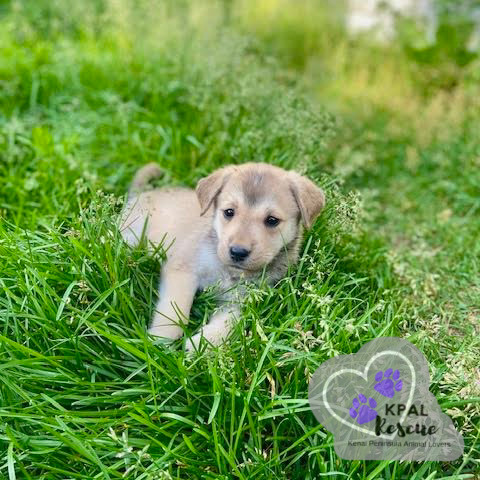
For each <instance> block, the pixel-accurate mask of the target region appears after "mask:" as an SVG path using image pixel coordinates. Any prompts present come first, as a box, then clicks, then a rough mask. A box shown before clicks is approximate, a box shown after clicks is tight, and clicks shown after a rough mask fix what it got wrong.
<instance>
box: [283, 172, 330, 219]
mask: <svg viewBox="0 0 480 480" xmlns="http://www.w3.org/2000/svg"><path fill="white" fill-rule="evenodd" d="M288 175H289V177H290V188H291V191H292V193H293V197H294V198H295V201H296V202H297V205H298V209H299V210H300V214H301V215H302V221H303V224H304V225H305V228H310V227H311V226H312V225H313V222H314V221H315V219H316V218H317V217H318V214H319V213H320V212H321V210H322V208H323V207H324V206H325V194H324V193H323V190H322V189H321V188H320V187H317V186H316V185H315V184H314V183H313V182H312V181H311V180H309V179H308V178H306V177H303V176H302V175H299V174H298V173H296V172H288Z"/></svg>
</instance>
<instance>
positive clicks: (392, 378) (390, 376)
mask: <svg viewBox="0 0 480 480" xmlns="http://www.w3.org/2000/svg"><path fill="white" fill-rule="evenodd" d="M375 381H376V382H377V383H376V385H375V387H373V388H375V390H376V391H377V392H378V393H379V394H380V395H383V396H384V397H388V398H393V396H394V395H395V393H396V392H400V390H402V388H403V382H402V380H400V372H399V371H398V370H395V371H393V369H391V368H389V369H387V370H385V372H381V371H380V372H377V374H376V375H375Z"/></svg>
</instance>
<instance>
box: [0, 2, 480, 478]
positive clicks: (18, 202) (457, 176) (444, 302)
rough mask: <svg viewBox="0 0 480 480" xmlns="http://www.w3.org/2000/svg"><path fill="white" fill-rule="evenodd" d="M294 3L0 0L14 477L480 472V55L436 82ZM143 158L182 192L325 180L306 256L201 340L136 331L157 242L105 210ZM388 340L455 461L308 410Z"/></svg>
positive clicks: (6, 370)
mask: <svg viewBox="0 0 480 480" xmlns="http://www.w3.org/2000/svg"><path fill="white" fill-rule="evenodd" d="M275 5H276V6H275ZM300 5H301V6H302V8H300V7H298V8H292V5H291V3H290V4H289V3H288V2H287V1H286V0H282V1H280V2H272V1H268V2H267V1H257V2H249V1H243V2H241V1H238V2H227V1H225V2H220V3H217V2H213V1H212V2H210V1H205V2H198V3H192V4H191V5H189V4H188V2H173V1H172V2H150V1H147V0H143V1H140V2H128V1H125V2H116V1H114V0H105V1H100V0H98V1H94V0H91V1H88V2H67V1H65V2H60V1H55V2H49V1H47V0H45V1H43V0H41V1H34V0H31V1H27V0H25V1H21V2H3V3H0V291H1V294H0V328H1V331H0V355H1V357H0V358H1V359H2V362H1V364H0V369H1V375H0V416H1V417H2V419H1V421H0V478H9V480H10V479H14V478H18V479H34V480H43V479H45V480H46V479H49V480H50V479H77V478H79V479H94V478H101V479H104V478H110V479H115V478H131V479H134V478H135V479H170V478H172V479H173V478H181V479H184V478H204V479H213V478H225V479H230V478H255V479H257V478H258V479H261V478H265V479H267V478H268V479H280V478H285V479H297V478H300V479H317V478H323V477H328V478H339V479H340V478H355V479H356V478H359V479H374V478H384V479H394V478H405V479H422V478H429V479H434V478H435V479H440V478H451V479H454V478H478V475H479V472H480V464H479V457H480V444H479V436H480V430H479V413H480V408H479V406H480V372H479V358H480V337H479V334H480V272H479V258H480V242H479V241H478V238H479V236H480V195H479V193H480V168H479V167H480V139H479V137H478V132H477V130H478V129H477V125H478V120H479V119H480V118H479V115H478V111H477V108H476V107H478V98H480V96H479V95H478V94H479V93H480V92H479V88H478V86H477V82H476V80H477V78H478V74H477V73H476V72H477V70H476V69H478V65H479V64H478V63H477V64H475V62H473V63H472V64H470V65H469V67H468V68H466V69H464V70H461V71H458V72H457V71H456V70H455V72H454V73H455V75H457V76H458V82H457V83H456V84H455V86H454V87H451V88H450V90H446V89H445V86H444V85H443V84H440V85H439V86H436V87H435V88H432V89H427V88H426V86H429V85H430V84H431V83H432V82H431V75H432V74H431V72H430V70H428V69H427V68H426V67H422V66H420V67H415V68H414V67H412V68H407V66H406V65H410V64H409V63H408V62H409V61H411V60H409V59H408V58H407V57H406V56H405V55H403V54H402V52H398V50H396V49H394V47H372V46H369V45H366V44H365V45H364V44H363V43H362V42H360V43H359V44H358V45H357V44H352V42H350V41H348V40H347V39H345V36H344V33H343V32H341V29H338V28H333V27H329V28H326V27H325V28H321V29H320V28H318V26H319V25H326V23H325V22H327V20H329V19H328V18H327V19H326V18H325V16H323V15H322V10H321V9H318V8H316V6H315V4H314V2H312V1H307V0H305V1H303V0H302V2H300ZM266 25H268V28H267V27H266ZM332 45H334V48H333V47H332ZM395 48H396V47H395ZM392 49H393V50H392ZM443 67H444V66H443V64H442V68H443ZM429 68H430V69H431V68H432V67H429ZM444 68H445V69H446V67H444ZM440 71H442V72H443V71H444V70H440ZM445 71H448V72H450V70H448V69H446V70H445ZM449 74H450V73H449ZM449 78H450V77H449ZM455 78H456V77H455ZM388 85H391V88H389V87H388ZM151 161H154V162H157V163H158V164H160V165H161V166H162V167H163V168H164V169H165V170H166V172H167V175H166V176H165V177H164V178H162V179H161V181H160V184H168V185H172V184H174V185H186V186H191V187H193V186H194V185H195V183H196V182H197V181H198V180H199V179H200V178H201V177H202V176H204V175H206V174H207V173H209V172H211V171H213V170H214V169H215V168H217V167H219V166H221V165H225V164H228V163H242V162H245V161H264V162H269V163H273V164H276V165H279V166H282V167H285V168H292V169H295V170H297V171H299V172H301V173H306V174H308V175H309V176H310V177H311V178H313V179H314V180H315V181H316V182H317V183H318V184H319V185H321V186H322V187H323V188H324V190H325V192H326V196H327V207H326V209H325V211H324V212H323V213H322V215H321V217H320V219H319V220H318V222H317V223H316V225H315V226H314V228H313V229H312V230H311V231H309V232H308V234H307V235H306V238H305V244H304V248H303V255H302V257H301V261H300V263H299V265H298V266H297V267H296V268H295V269H292V271H291V272H290V273H289V275H288V276H287V277H286V278H285V279H284V280H282V281H281V282H280V283H279V284H278V285H276V286H275V287H267V286H263V285H260V286H256V287H253V286H252V287H251V288H250V289H249V293H248V298H247V299H246V306H245V310H244V312H243V315H242V318H241V320H240V322H239V324H238V325H237V327H236V329H235V332H234V333H233V335H232V338H231V341H230V342H229V343H228V344H227V345H225V346H222V347H220V348H217V349H211V350H205V351H203V352H202V353H200V354H198V355H196V356H194V357H189V356H187V355H186V354H185V351H184V347H183V344H182V342H181V341H178V342H176V343H174V344H173V345H172V346H163V345H160V344H156V343H155V342H154V341H153V339H152V338H150V337H148V336H147V334H146V325H147V323H148V321H149V318H150V316H151V314H152V309H153V305H154V301H155V295H156V285H157V279H158V273H159V269H160V265H161V263H162V261H163V259H164V252H162V251H158V252H156V253H155V254H154V255H150V254H148V252H147V251H146V250H145V249H143V248H141V247H139V248H137V249H135V250H131V249H129V248H128V247H127V246H126V245H124V244H123V242H122V240H121V237H120V235H119V233H118V230H117V223H118V222H117V219H118V214H119V212H120V211H121V208H122V204H123V200H124V195H125V192H126V189H127V188H128V184H129V181H130V179H131V177H132V175H133V173H134V171H135V170H136V169H137V168H138V167H139V166H140V165H143V164H145V163H147V162H151ZM213 308H214V292H213V291H206V292H203V293H202V294H201V295H199V296H198V298H197V300H196V302H195V304H194V308H193V316H192V321H191V323H190V324H189V326H188V328H187V332H186V333H187V334H192V333H194V332H195V331H196V329H197V328H198V327H199V325H201V324H202V322H204V321H206V319H207V318H208V314H209V313H210V312H211V311H212V310H213ZM245 332H246V333H245ZM392 335H393V336H401V337H404V338H407V339H408V340H410V341H411V342H413V343H414V344H415V345H417V347H418V348H420V349H421V350H422V351H423V353H424V354H425V356H426V357H427V359H428V361H429V365H430V373H431V387H430V389H431V391H432V392H433V393H434V394H435V395H436V397H437V399H438V401H439V403H440V405H441V406H442V409H443V411H445V412H447V413H448V414H450V416H451V417H452V418H453V420H454V423H455V426H456V427H457V429H459V430H460V431H461V432H462V435H463V436H464V439H465V454H464V456H463V457H461V458H460V459H458V460H457V461H455V462H449V463H447V462H425V463H420V464H419V463H410V462H403V463H399V462H377V461H375V462H374V461H345V460H342V459H340V458H338V457H337V456H336V454H335V452H334V449H333V437H332V435H331V434H330V433H329V432H328V431H326V430H325V429H324V428H323V427H322V426H321V425H319V424H318V422H317V421H316V420H315V418H314V416H313V414H312V412H311V410H310V408H309V405H308V399H307V392H308V381H309V379H310V377H311V375H312V374H313V372H314V371H315V369H316V368H317V367H318V366H319V365H320V364H321V363H322V362H323V361H325V360H326V359H328V358H331V357H332V356H333V355H337V354H348V353H354V352H356V351H358V349H359V348H360V347H361V346H362V345H363V344H365V343H366V342H368V341H369V340H371V339H373V338H376V337H379V336H392Z"/></svg>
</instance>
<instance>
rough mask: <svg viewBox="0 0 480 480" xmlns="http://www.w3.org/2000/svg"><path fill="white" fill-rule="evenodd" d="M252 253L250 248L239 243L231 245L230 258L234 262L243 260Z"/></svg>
mask: <svg viewBox="0 0 480 480" xmlns="http://www.w3.org/2000/svg"><path fill="white" fill-rule="evenodd" d="M249 255H250V250H247V249H246V248H244V247H240V246H238V245H233V246H232V247H230V258H231V259H232V260H233V261H234V262H243V261H244V260H245V259H246V258H247V257H248V256H249Z"/></svg>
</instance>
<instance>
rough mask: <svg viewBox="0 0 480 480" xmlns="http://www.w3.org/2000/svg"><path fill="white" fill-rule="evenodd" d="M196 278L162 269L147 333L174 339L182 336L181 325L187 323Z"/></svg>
mask: <svg viewBox="0 0 480 480" xmlns="http://www.w3.org/2000/svg"><path fill="white" fill-rule="evenodd" d="M196 291H197V278H196V276H195V275H194V274H192V273H190V272H185V271H181V270H175V269H170V268H164V269H163V271H162V277H161V280H160V288H159V299H158V302H157V305H156V307H155V313H154V315H153V320H152V323H151V325H150V328H149V329H148V333H150V334H152V335H156V336H157V337H165V338H171V339H176V338H180V337H181V336H182V334H183V329H182V327H181V325H182V324H185V323H187V322H188V316H189V315H190V309H191V308H192V303H193V297H194V296H195V292H196Z"/></svg>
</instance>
